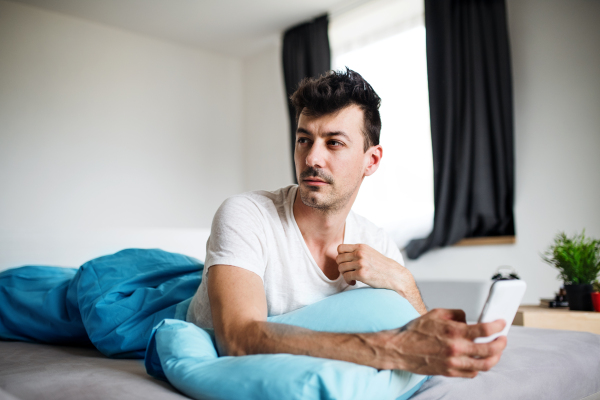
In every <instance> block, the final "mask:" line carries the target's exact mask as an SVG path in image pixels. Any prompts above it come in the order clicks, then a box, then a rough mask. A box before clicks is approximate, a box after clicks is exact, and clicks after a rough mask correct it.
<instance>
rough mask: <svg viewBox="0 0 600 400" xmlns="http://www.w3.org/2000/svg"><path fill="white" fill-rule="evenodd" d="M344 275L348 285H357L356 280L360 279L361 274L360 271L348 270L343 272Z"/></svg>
mask: <svg viewBox="0 0 600 400" xmlns="http://www.w3.org/2000/svg"><path fill="white" fill-rule="evenodd" d="M342 276H343V277H344V280H345V281H346V283H347V284H348V285H352V286H354V285H356V281H357V280H358V278H359V276H358V272H356V271H354V270H352V271H348V272H343V273H342Z"/></svg>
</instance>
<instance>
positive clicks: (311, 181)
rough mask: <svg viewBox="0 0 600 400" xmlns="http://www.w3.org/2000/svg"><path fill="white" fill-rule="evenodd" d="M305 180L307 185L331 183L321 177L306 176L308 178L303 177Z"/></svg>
mask: <svg viewBox="0 0 600 400" xmlns="http://www.w3.org/2000/svg"><path fill="white" fill-rule="evenodd" d="M303 182H305V183H306V184H307V185H313V186H322V185H328V184H329V183H327V182H325V181H324V180H323V179H320V178H306V179H303Z"/></svg>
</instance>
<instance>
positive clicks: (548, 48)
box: [408, 0, 600, 303]
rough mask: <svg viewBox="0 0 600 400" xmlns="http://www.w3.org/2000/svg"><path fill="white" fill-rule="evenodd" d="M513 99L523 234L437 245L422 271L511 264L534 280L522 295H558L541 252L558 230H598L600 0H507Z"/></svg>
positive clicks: (420, 275)
mask: <svg viewBox="0 0 600 400" xmlns="http://www.w3.org/2000/svg"><path fill="white" fill-rule="evenodd" d="M507 3H508V12H509V15H508V17H509V32H510V37H511V47H512V57H513V84H514V101H515V148H516V172H515V174H516V201H515V213H516V215H515V218H516V230H517V243H516V244H515V245H499V246H485V247H469V248H467V247H454V248H449V249H442V250H436V251H432V252H430V253H428V254H426V255H424V256H423V257H421V258H420V259H419V260H417V261H411V262H409V263H408V266H409V267H410V269H411V270H412V272H413V273H414V275H415V277H416V278H417V279H440V278H441V279H473V280H475V279H489V277H490V276H491V274H492V272H493V271H494V269H495V268H496V267H497V266H499V265H503V264H508V265H512V266H513V267H515V268H516V269H517V270H518V271H519V273H520V274H521V275H522V277H523V278H524V279H525V280H526V281H527V284H528V290H527V293H526V295H525V299H524V303H537V302H538V301H539V298H540V297H552V296H553V293H554V291H555V290H557V289H558V287H559V285H560V283H559V281H558V279H557V278H556V276H557V271H556V270H555V269H553V268H552V267H550V266H548V265H546V264H544V263H543V262H542V261H541V259H540V255H539V254H540V252H543V251H544V250H546V248H547V247H548V245H549V244H550V243H551V241H552V239H553V237H554V236H555V234H556V233H557V232H558V231H560V230H565V231H566V232H567V233H570V234H572V233H575V232H580V231H581V230H582V229H583V228H586V232H587V233H588V234H590V235H592V236H595V237H596V238H599V237H600V157H599V155H598V152H599V150H600V73H599V71H600V69H599V66H600V46H599V45H598V44H599V43H600V25H599V24H598V22H599V19H598V18H599V17H600V2H598V1H592V0H570V1H567V0H509V1H508V2H507Z"/></svg>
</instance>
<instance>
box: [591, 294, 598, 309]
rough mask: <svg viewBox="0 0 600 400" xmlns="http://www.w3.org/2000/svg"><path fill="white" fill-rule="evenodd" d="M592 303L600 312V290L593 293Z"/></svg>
mask: <svg viewBox="0 0 600 400" xmlns="http://www.w3.org/2000/svg"><path fill="white" fill-rule="evenodd" d="M592 304H593V305H594V308H595V309H596V311H598V312H600V292H594V293H592Z"/></svg>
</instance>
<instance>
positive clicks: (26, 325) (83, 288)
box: [0, 249, 204, 358]
mask: <svg viewBox="0 0 600 400" xmlns="http://www.w3.org/2000/svg"><path fill="white" fill-rule="evenodd" d="M203 268H204V265H203V264H202V263H201V262H199V261H197V260H195V259H194V258H191V257H187V256H184V255H181V254H174V253H168V252H166V251H162V250H156V249H154V250H145V249H128V250H123V251H120V252H118V253H115V254H112V255H108V256H104V257H99V258H96V259H93V260H91V261H88V262H87V263H85V264H83V265H82V266H81V267H80V268H78V269H70V268H60V267H40V266H26V267H20V268H14V269H10V270H6V271H3V272H1V273H0V339H9V340H24V341H30V342H42V343H55V344H77V345H81V344H89V343H92V344H93V345H94V346H96V347H97V348H98V350H100V351H101V352H102V353H104V354H105V355H107V356H110V357H116V358H144V355H145V353H146V346H147V344H148V340H149V338H150V334H151V332H152V328H153V327H154V326H156V325H157V324H158V323H159V322H160V321H162V320H163V319H165V318H174V319H185V312H186V310H187V306H188V304H189V299H190V298H191V297H192V296H193V295H194V293H195V291H196V289H197V288H198V285H199V284H200V281H201V279H202V269H203Z"/></svg>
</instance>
